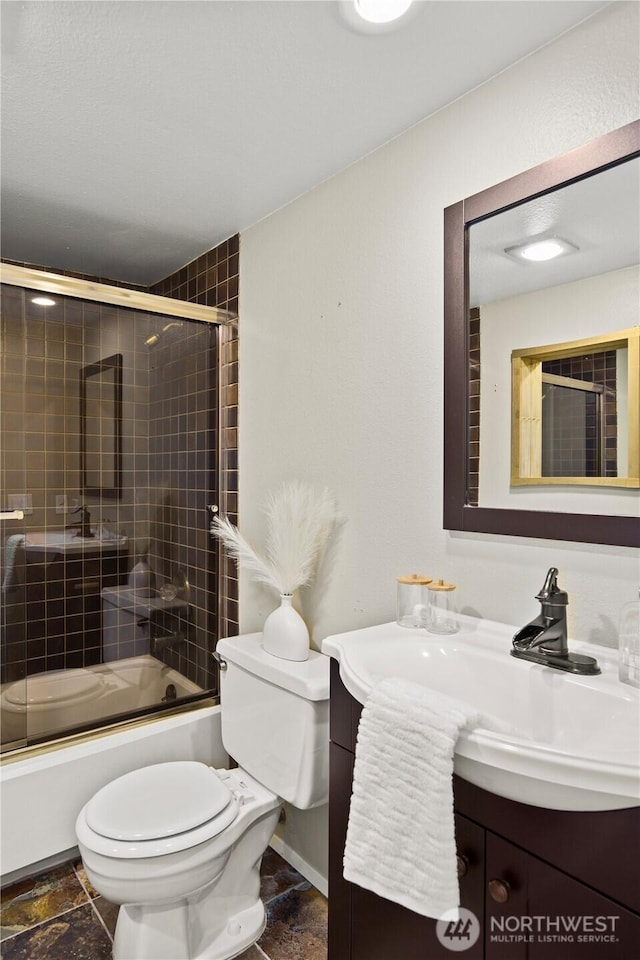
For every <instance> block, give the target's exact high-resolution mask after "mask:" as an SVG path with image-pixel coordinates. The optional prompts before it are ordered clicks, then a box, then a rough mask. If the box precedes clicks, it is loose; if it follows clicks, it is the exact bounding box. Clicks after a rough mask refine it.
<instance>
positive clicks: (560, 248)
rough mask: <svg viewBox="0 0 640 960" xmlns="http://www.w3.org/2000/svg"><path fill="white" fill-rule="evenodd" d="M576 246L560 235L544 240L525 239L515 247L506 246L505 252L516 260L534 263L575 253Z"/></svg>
mask: <svg viewBox="0 0 640 960" xmlns="http://www.w3.org/2000/svg"><path fill="white" fill-rule="evenodd" d="M576 250H578V247H576V245H575V244H574V243H569V241H568V240H563V239H562V238H561V237H546V238H545V239H544V240H527V242H526V243H518V244H516V246H515V247H507V248H506V249H505V251H504V252H505V253H508V254H509V256H510V257H515V258H516V260H529V261H533V262H535V263H542V262H543V261H544V260H554V259H555V257H563V256H565V255H566V254H568V253H575V252H576Z"/></svg>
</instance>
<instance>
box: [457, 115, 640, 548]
mask: <svg viewBox="0 0 640 960" xmlns="http://www.w3.org/2000/svg"><path fill="white" fill-rule="evenodd" d="M639 155H640V121H635V122H633V123H629V124H627V125H626V126H624V127H621V128H620V129H619V130H614V131H613V132H612V133H608V134H605V135H604V136H602V137H599V138H598V139H597V140H594V141H592V142H591V143H588V144H586V145H585V146H583V147H578V148H577V149H576V150H571V151H570V152H569V153H566V154H563V155H562V156H560V157H556V158H555V159H554V160H550V161H548V162H547V163H543V164H541V165H540V166H538V167H534V168H533V169H531V170H527V171H526V172H525V173H522V174H519V175H518V176H515V177H512V178H511V179H510V180H505V181H504V183H500V184H497V185H496V186H494V187H490V188H489V189H488V190H483V191H482V192H481V193H477V194H475V195H474V196H472V197H468V198H467V199H466V200H461V201H460V202H459V203H456V204H454V205H453V206H451V207H447V209H446V210H445V212H444V263H445V268H444V498H443V506H444V528H445V530H463V531H466V532H470V533H471V532H473V533H497V534H504V535H507V536H516V537H534V538H540V539H548V540H567V541H576V542H580V543H603V544H615V545H619V546H624V547H637V546H640V518H639V517H629V516H620V517H618V516H600V515H598V514H581V513H557V512H547V511H542V510H510V509H503V508H495V507H480V506H478V507H476V506H471V505H469V504H468V503H467V485H468V466H467V464H468V454H467V452H468V417H467V410H468V392H469V376H468V370H469V351H468V343H469V308H468V287H469V284H468V281H469V276H468V256H467V253H468V229H469V227H470V225H471V224H472V223H474V222H477V221H478V220H483V219H485V218H486V217H490V216H493V215H494V214H496V213H499V212H500V211H502V210H507V209H509V208H510V207H513V206H516V205H517V204H519V203H522V202H524V201H525V200H531V199H533V198H534V197H538V196H543V195H544V194H547V193H550V192H552V191H553V190H557V189H558V188H559V187H562V186H565V185H567V184H569V183H573V182H575V181H577V180H582V179H584V178H585V177H588V176H592V175H593V174H594V173H598V172H599V171H602V170H606V169H607V168H609V167H612V166H614V165H615V164H618V163H622V162H624V161H625V160H630V159H631V158H632V157H634V156H639Z"/></svg>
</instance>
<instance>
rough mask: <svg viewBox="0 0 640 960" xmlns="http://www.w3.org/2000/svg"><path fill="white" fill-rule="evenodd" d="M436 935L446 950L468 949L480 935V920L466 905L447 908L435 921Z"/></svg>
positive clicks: (458, 950) (456, 951)
mask: <svg viewBox="0 0 640 960" xmlns="http://www.w3.org/2000/svg"><path fill="white" fill-rule="evenodd" d="M436 936H437V938H438V940H439V941H440V943H441V944H442V946H443V947H446V948H447V950H452V951H453V952H454V953H462V951H463V950H469V948H470V947H472V946H473V945H474V943H475V942H476V940H477V939H478V937H479V936H480V922H479V920H478V918H477V917H476V915H475V913H473V912H472V911H471V910H467V908H466V907H460V909H459V910H447V912H446V913H443V914H442V916H441V917H440V919H439V920H438V922H437V923H436Z"/></svg>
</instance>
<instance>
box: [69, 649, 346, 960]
mask: <svg viewBox="0 0 640 960" xmlns="http://www.w3.org/2000/svg"><path fill="white" fill-rule="evenodd" d="M260 639H261V635H260V634H251V635H248V636H246V637H235V638H232V639H227V640H224V641H220V642H219V644H218V652H219V654H220V656H221V657H224V659H223V672H222V676H221V704H222V738H223V743H224V745H225V748H226V749H227V750H228V751H229V753H231V754H232V756H234V757H235V759H236V760H237V761H238V762H239V763H241V764H242V766H240V767H238V768H235V769H232V770H214V769H213V768H211V767H208V766H207V765H206V764H203V763H197V762H193V761H173V762H169V763H162V764H153V765H151V766H148V767H142V768H140V769H138V770H134V771H132V772H131V773H127V774H125V775H124V776H122V777H119V778H118V779H117V780H114V781H113V782H112V783H109V784H107V785H106V786H105V787H103V788H102V789H101V790H99V791H98V792H97V793H96V794H95V795H94V796H93V797H92V798H91V800H89V802H88V803H87V804H85V806H84V807H83V808H82V810H81V811H80V814H79V815H78V819H77V823H76V833H77V837H78V845H79V848H80V853H81V856H82V860H83V863H84V866H85V869H86V872H87V876H88V878H89V880H90V882H91V883H92V884H93V886H94V887H95V888H96V890H97V891H98V892H99V893H100V894H102V895H103V896H104V897H105V898H106V899H107V900H110V901H112V902H114V903H118V904H121V907H120V912H119V915H118V922H117V926H116V933H115V938H114V947H113V957H114V960H132V958H135V960H230V958H232V957H235V956H236V955H237V954H239V953H241V952H242V951H243V950H245V949H246V948H247V947H249V946H250V945H251V944H252V943H254V942H255V940H257V939H258V937H259V936H260V935H261V933H262V931H263V929H264V924H265V911H264V906H263V904H262V902H261V900H260V863H261V860H262V855H263V853H264V851H265V849H266V847H267V845H268V843H269V840H270V839H271V837H272V835H273V832H274V830H275V827H276V825H277V822H278V817H279V813H280V808H281V805H282V801H283V800H284V799H286V800H289V801H290V802H291V803H293V804H294V805H295V806H299V807H300V808H301V809H306V808H308V807H312V806H317V805H318V804H320V803H323V802H326V799H327V792H328V696H329V679H328V669H329V660H328V658H327V657H324V656H322V655H321V654H317V653H314V654H313V655H312V657H311V658H310V660H308V661H305V662H303V663H300V662H295V663H294V662H290V661H280V660H278V659H277V658H274V657H272V656H271V655H270V654H268V653H265V652H264V651H263V649H262V645H261V643H260ZM247 768H249V769H247Z"/></svg>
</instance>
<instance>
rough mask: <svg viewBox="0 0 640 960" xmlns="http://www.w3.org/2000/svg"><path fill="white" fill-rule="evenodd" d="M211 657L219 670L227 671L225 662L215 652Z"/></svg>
mask: <svg viewBox="0 0 640 960" xmlns="http://www.w3.org/2000/svg"><path fill="white" fill-rule="evenodd" d="M212 657H213V659H214V660H215V661H216V663H217V664H218V666H219V667H220V669H221V670H226V669H227V661H226V660H224V659H223V658H222V657H221V656H220V654H219V653H218V651H217V650H214V651H213V653H212Z"/></svg>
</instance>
